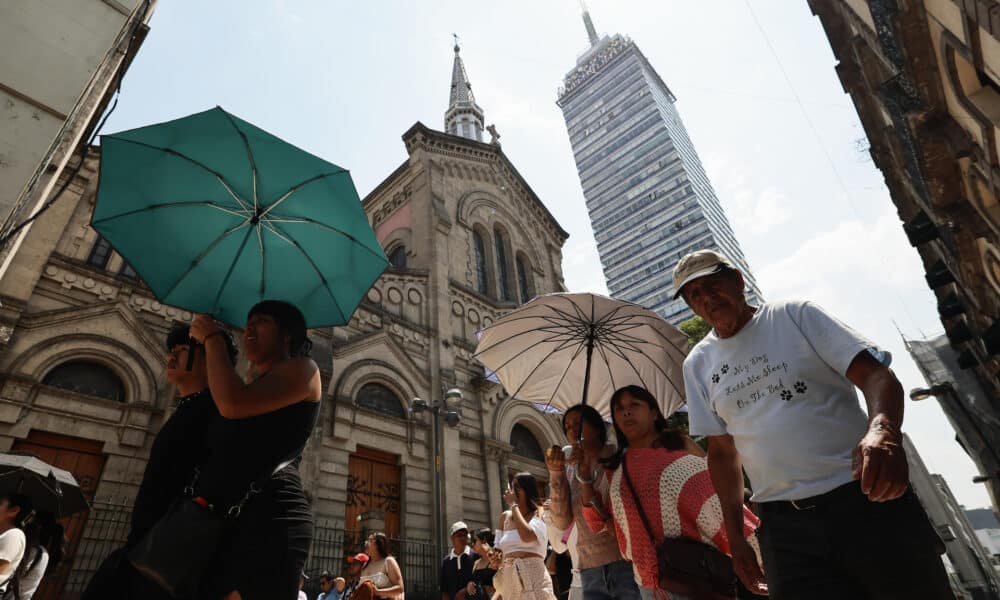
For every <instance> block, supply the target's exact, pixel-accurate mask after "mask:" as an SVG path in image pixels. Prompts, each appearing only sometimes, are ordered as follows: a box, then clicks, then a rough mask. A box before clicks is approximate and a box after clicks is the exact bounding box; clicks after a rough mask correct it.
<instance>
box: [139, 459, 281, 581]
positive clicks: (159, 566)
mask: <svg viewBox="0 0 1000 600" xmlns="http://www.w3.org/2000/svg"><path fill="white" fill-rule="evenodd" d="M293 462H294V459H293V460H288V461H285V462H283V463H281V464H280V465H278V467H277V468H276V469H274V471H272V472H271V474H270V475H268V476H267V477H265V478H262V479H261V480H260V481H254V482H252V483H251V484H250V487H249V488H248V489H247V492H246V494H244V495H243V498H241V499H240V501H239V502H237V503H236V504H234V505H232V506H230V507H229V508H228V509H224V508H216V507H215V506H212V505H211V504H209V503H208V502H207V501H206V500H205V499H204V498H201V497H195V495H194V486H195V484H196V483H197V482H198V470H197V469H195V475H194V478H193V479H192V481H191V484H190V485H188V487H187V488H185V489H184V494H183V495H182V496H181V497H179V498H177V499H176V500H174V502H173V504H171V505H170V508H169V509H168V510H167V512H166V514H164V515H163V516H162V517H161V518H160V520H159V521H157V522H156V524H155V525H153V528H152V529H150V530H149V533H147V534H146V536H145V537H143V538H142V539H141V540H140V541H139V543H138V544H136V545H135V546H134V547H132V548H131V549H130V550H128V554H127V559H128V561H129V562H130V563H132V566H133V567H135V569H136V571H138V572H139V573H141V574H142V575H143V576H145V577H146V578H148V579H151V580H152V581H154V582H156V583H157V584H158V585H159V586H160V587H162V588H163V589H164V590H166V591H167V592H168V593H169V594H170V595H171V596H173V597H174V598H182V597H186V596H191V595H193V594H194V593H195V592H196V591H197V589H198V585H199V584H200V583H201V581H202V579H203V578H204V576H205V574H206V573H207V572H208V569H209V567H210V566H211V565H212V562H213V560H214V559H215V556H216V553H217V552H218V551H219V548H220V546H221V545H222V541H223V538H224V536H225V535H226V534H227V533H228V532H229V531H231V530H232V528H233V526H235V524H236V520H237V519H238V518H239V516H240V513H241V512H242V511H243V507H244V505H246V503H247V502H248V501H249V500H250V499H251V498H253V497H254V496H256V495H257V494H259V493H260V492H261V490H262V488H263V486H264V485H265V484H266V483H267V480H269V479H271V478H272V477H274V475H276V474H277V473H278V471H281V470H282V469H284V468H285V467H287V466H288V465H290V464H292V463H293Z"/></svg>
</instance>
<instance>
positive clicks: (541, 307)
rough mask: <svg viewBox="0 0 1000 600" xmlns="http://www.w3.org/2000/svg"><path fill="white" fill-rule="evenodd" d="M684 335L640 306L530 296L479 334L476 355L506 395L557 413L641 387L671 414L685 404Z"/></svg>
mask: <svg viewBox="0 0 1000 600" xmlns="http://www.w3.org/2000/svg"><path fill="white" fill-rule="evenodd" d="M687 344H688V341H687V336H686V335H684V333H682V332H681V331H679V330H678V329H676V328H674V327H673V326H671V325H670V324H669V323H667V322H666V321H664V320H663V319H662V318H661V317H660V316H659V315H657V314H656V313H654V312H653V311H651V310H648V309H646V308H643V307H641V306H639V305H638V304H632V303H631V302H625V301H622V300H615V299H613V298H608V297H606V296H599V295H596V294H549V295H546V296H540V297H538V298H535V299H534V300H532V301H531V302H529V303H527V304H525V305H524V306H522V307H521V308H518V309H517V310H515V311H513V312H511V313H509V314H508V315H507V316H505V317H504V318H502V319H500V320H499V321H497V322H496V323H494V324H493V325H491V326H490V327H489V328H487V329H486V330H484V331H483V334H482V337H481V338H480V340H479V347H478V348H477V349H476V358H478V359H479V361H480V362H481V363H483V365H485V366H486V368H487V369H489V370H490V371H493V372H494V373H495V374H496V376H497V377H498V378H499V379H500V383H501V384H502V385H503V387H504V389H505V390H507V392H508V393H509V394H510V395H511V396H513V397H516V398H520V399H521V400H526V401H528V402H536V403H542V404H545V405H550V406H554V407H556V408H558V409H560V410H566V409H567V408H569V407H571V406H573V405H576V404H580V403H581V402H583V403H586V404H590V405H591V406H593V407H594V408H596V409H597V410H598V411H600V412H601V414H603V415H605V416H609V415H610V414H611V404H610V402H611V395H612V394H613V393H614V392H615V390H617V389H619V388H622V387H624V386H626V385H638V386H642V387H644V388H646V389H647V390H649V392H650V393H652V394H653V395H654V396H655V397H656V399H657V401H658V402H659V403H660V409H661V410H662V411H663V414H664V415H670V414H671V413H673V412H674V411H675V410H677V408H678V407H680V406H681V404H682V403H683V402H684V376H683V373H682V371H681V365H682V364H683V362H684V357H685V356H686V354H687Z"/></svg>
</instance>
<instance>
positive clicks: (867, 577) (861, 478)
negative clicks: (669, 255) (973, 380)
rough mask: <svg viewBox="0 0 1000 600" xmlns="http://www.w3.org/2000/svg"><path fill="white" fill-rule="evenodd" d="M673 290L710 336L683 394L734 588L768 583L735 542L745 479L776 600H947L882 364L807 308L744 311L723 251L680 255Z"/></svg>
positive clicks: (934, 538) (863, 343)
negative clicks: (728, 544)
mask: <svg viewBox="0 0 1000 600" xmlns="http://www.w3.org/2000/svg"><path fill="white" fill-rule="evenodd" d="M673 280H674V291H675V297H677V296H682V297H683V298H684V301H685V302H686V303H687V305H688V306H689V307H691V309H692V310H693V311H694V312H695V313H696V314H697V315H698V316H700V317H701V318H703V319H705V320H706V321H708V322H709V323H710V324H711V325H712V328H713V329H712V331H710V332H709V333H708V335H706V336H705V337H704V339H702V340H701V341H700V342H699V343H698V344H697V345H696V346H695V347H694V348H692V349H691V352H690V353H689V354H688V357H687V359H686V360H685V361H684V387H685V389H686V392H687V403H688V416H689V420H690V428H691V432H692V434H696V435H707V436H708V440H709V445H708V464H709V467H710V469H711V474H712V481H713V482H714V483H715V487H716V489H717V490H718V492H719V497H720V498H721V501H722V511H723V516H724V518H725V521H726V529H727V531H729V532H730V539H731V540H733V545H732V552H733V566H734V568H735V570H736V573H737V574H738V575H739V576H740V579H741V580H742V581H743V582H744V583H745V584H746V585H747V586H748V587H749V588H750V589H751V590H753V586H755V585H759V584H761V583H762V582H763V580H764V573H763V572H761V569H760V568H759V567H758V564H757V560H756V556H755V553H754V552H752V551H751V549H750V548H749V546H748V545H747V544H745V543H743V541H742V538H741V539H736V537H735V535H736V533H737V532H738V531H739V530H740V527H741V523H742V520H743V519H742V511H743V508H742V507H743V487H744V486H743V474H742V469H743V468H744V467H745V468H746V472H747V474H748V475H749V479H750V483H751V486H752V487H753V490H754V495H753V501H754V502H755V503H757V504H758V510H759V511H760V515H761V519H762V521H763V523H764V525H763V527H762V528H761V534H760V535H761V539H760V541H761V549H762V551H763V555H764V570H765V571H766V575H767V587H768V589H769V591H770V594H771V597H772V598H775V599H776V600H789V599H800V598H801V599H808V600H822V599H825V598H879V599H880V600H881V599H885V600H891V599H903V598H906V599H911V598H945V597H949V596H950V595H951V588H950V585H949V582H948V575H947V574H946V572H945V569H944V565H943V563H942V561H941V556H940V555H941V554H942V553H943V552H944V544H943V543H942V542H941V540H940V538H939V537H938V535H937V532H936V531H934V529H933V527H932V526H931V524H930V521H929V519H928V518H927V515H926V513H925V512H924V510H923V508H922V507H921V505H920V503H919V501H918V500H917V498H916V497H915V495H914V494H913V492H912V490H910V487H909V476H908V468H907V462H906V453H905V451H904V449H903V445H902V435H903V434H902V430H901V427H902V425H903V388H902V386H901V385H900V383H899V380H898V379H897V378H896V376H895V375H894V374H893V372H892V371H891V370H889V362H890V360H891V358H890V356H889V354H888V353H886V352H884V351H882V350H880V349H878V347H876V345H875V344H874V343H872V342H871V341H870V340H868V339H866V338H865V337H863V336H862V335H860V334H859V333H857V332H856V331H854V330H852V329H851V328H849V327H847V326H846V325H844V324H843V323H841V322H840V321H838V320H837V319H835V318H834V317H832V316H831V315H829V314H828V313H827V312H826V311H824V310H823V309H822V308H820V307H818V306H816V305H815V304H813V303H811V302H807V301H805V302H804V301H790V302H775V303H766V304H763V305H762V306H751V305H750V304H748V303H747V300H746V295H745V294H744V289H745V288H744V280H743V275H742V274H741V273H740V272H739V270H738V269H737V268H736V267H735V266H734V265H733V263H732V262H730V261H729V260H728V259H727V258H726V257H724V256H722V255H721V254H719V253H717V252H714V251H711V250H699V251H698V252H694V253H692V254H689V255H687V256H685V257H684V258H682V259H681V260H680V262H678V264H677V267H676V268H675V269H674V277H673ZM855 387H857V388H858V389H860V390H861V392H862V393H863V394H864V399H865V403H866V404H867V407H868V412H867V414H865V411H863V410H862V408H861V406H860V402H859V399H858V395H857V392H856V391H855Z"/></svg>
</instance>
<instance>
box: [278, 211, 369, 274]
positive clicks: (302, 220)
mask: <svg viewBox="0 0 1000 600" xmlns="http://www.w3.org/2000/svg"><path fill="white" fill-rule="evenodd" d="M278 217H279V218H278V219H273V218H268V219H267V221H268V222H269V223H307V224H310V225H318V226H319V227H322V228H323V229H326V230H328V231H332V232H334V233H336V234H339V235H341V236H343V237H345V238H347V239H348V240H350V241H352V242H354V243H355V244H357V245H358V246H361V247H362V248H364V249H365V250H367V251H368V253H369V254H371V255H372V256H374V257H376V258H380V259H382V260H386V259H385V255H384V254H379V253H378V252H375V251H374V250H372V249H371V248H369V247H368V246H366V245H365V244H364V243H363V242H362V241H361V240H359V239H357V238H356V237H354V236H353V235H351V234H349V233H346V232H344V231H341V230H340V229H337V228H336V227H333V226H331V225H327V224H326V223H321V222H320V221H317V220H316V219H310V218H309V217H282V216H281V215H278ZM386 262H387V263H388V261H386Z"/></svg>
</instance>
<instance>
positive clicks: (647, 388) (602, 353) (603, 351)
mask: <svg viewBox="0 0 1000 600" xmlns="http://www.w3.org/2000/svg"><path fill="white" fill-rule="evenodd" d="M605 350H606V349H605V348H601V356H603V357H604V362H605V363H607V365H608V373H609V374H610V372H611V363H610V362H609V361H608V357H607V355H606V354H605ZM614 350H617V348H612V351H613V352H614ZM614 354H615V355H617V356H618V357H619V358H621V359H622V361H623V362H624V363H625V364H627V365H628V366H629V368H631V369H632V372H634V373H635V374H636V376H637V377H638V378H639V381H641V382H642V387H643V388H645V389H646V390H647V391H649V384H647V383H646V379H645V378H644V377H643V376H642V373H640V372H639V369H637V368H636V367H635V365H634V364H632V361H630V360H629V359H627V358H626V357H625V356H624V353H621V352H614ZM650 362H653V361H650ZM664 375H666V374H665V373H664ZM666 379H667V381H670V384H671V385H673V381H672V380H671V379H670V377H666ZM611 383H612V385H613V386H614V388H615V390H616V391H617V390H618V386H617V385H616V384H615V383H614V375H611ZM674 389H677V386H674Z"/></svg>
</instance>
